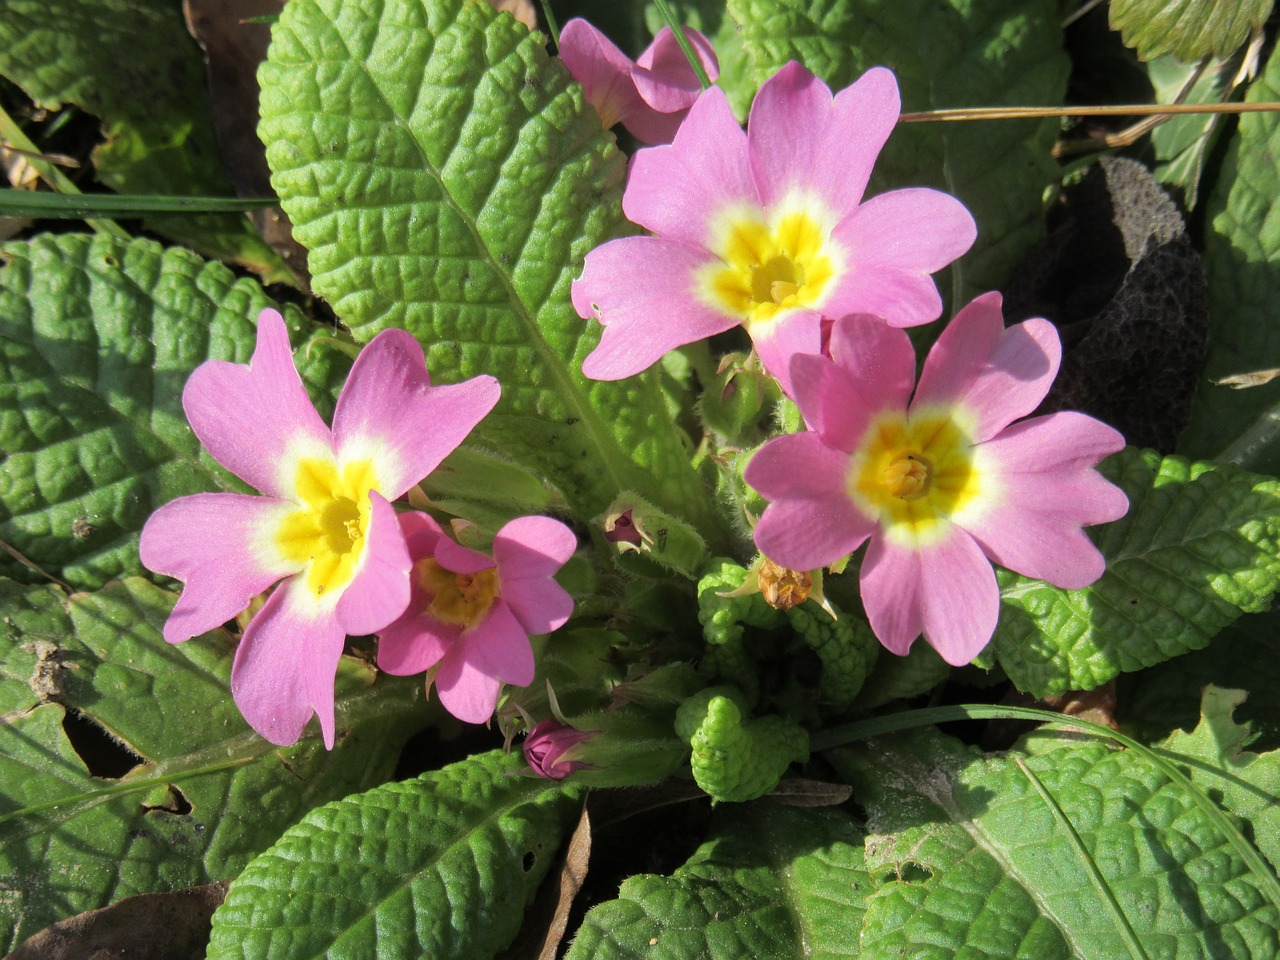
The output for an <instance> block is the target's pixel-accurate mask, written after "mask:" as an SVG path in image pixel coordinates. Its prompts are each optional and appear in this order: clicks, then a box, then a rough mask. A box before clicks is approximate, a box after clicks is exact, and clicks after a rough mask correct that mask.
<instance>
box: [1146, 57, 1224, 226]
mask: <svg viewBox="0 0 1280 960" xmlns="http://www.w3.org/2000/svg"><path fill="white" fill-rule="evenodd" d="M1202 68H1203V69H1202ZM1197 71H1200V75H1199V77H1198V78H1196V72H1197ZM1147 76H1148V77H1149V78H1150V79H1151V84H1152V86H1153V87H1154V88H1155V100H1156V102H1157V103H1173V102H1174V100H1175V98H1176V97H1178V95H1179V94H1180V93H1181V92H1182V90H1183V87H1184V86H1185V85H1186V84H1187V83H1190V82H1191V81H1192V80H1193V79H1195V82H1194V83H1192V85H1191V89H1190V90H1189V91H1187V93H1186V95H1185V96H1184V98H1183V99H1182V100H1181V101H1179V102H1181V103H1221V102H1222V101H1223V100H1224V99H1225V98H1226V97H1225V92H1227V91H1228V84H1229V81H1230V79H1231V68H1230V66H1229V64H1228V63H1226V62H1222V61H1217V60H1215V61H1211V62H1210V63H1208V64H1207V65H1206V64H1200V65H1197V64H1187V63H1183V62H1182V61H1180V60H1177V59H1175V58H1174V57H1169V56H1166V57H1160V58H1159V59H1157V60H1153V61H1152V62H1151V63H1149V64H1147ZM1224 119H1225V118H1224V117H1223V115H1222V114H1219V113H1211V114H1208V115H1207V116H1204V115H1201V116H1183V117H1169V118H1167V119H1166V120H1165V121H1164V122H1163V123H1161V124H1160V125H1159V126H1158V127H1156V128H1155V129H1154V130H1152V131H1151V147H1152V149H1153V150H1154V151H1155V157H1156V166H1155V168H1154V170H1153V171H1152V172H1153V173H1154V174H1155V177H1156V179H1157V180H1159V181H1160V182H1161V183H1163V184H1164V185H1165V186H1168V187H1172V188H1174V189H1177V190H1180V191H1181V192H1182V199H1183V205H1184V206H1185V207H1186V209H1187V210H1194V209H1195V207H1196V202H1197V201H1198V199H1199V196H1200V180H1201V177H1202V175H1203V173H1204V168H1205V164H1206V163H1207V162H1208V160H1209V155H1210V153H1212V151H1213V149H1214V147H1215V145H1216V144H1217V142H1218V140H1219V139H1220V137H1221V134H1222V132H1223V129H1224V126H1225V124H1224Z"/></svg>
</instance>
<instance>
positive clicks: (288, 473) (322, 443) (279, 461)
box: [182, 310, 331, 497]
mask: <svg viewBox="0 0 1280 960" xmlns="http://www.w3.org/2000/svg"><path fill="white" fill-rule="evenodd" d="M182 408H183V410H185V411H186V414H187V420H188V421H189V422H190V423H191V429H192V430H193V431H195V435H196V436H197V437H199V438H200V442H201V443H202V444H204V447H205V449H206V450H208V451H209V453H211V454H212V455H213V458H214V459H215V460H217V461H218V462H219V463H220V464H222V465H223V466H224V467H226V468H227V469H228V470H230V471H231V472H232V473H234V474H235V475H236V476H237V477H239V478H240V479H241V480H244V481H245V482H246V483H249V484H251V485H252V486H254V487H256V488H257V489H259V490H261V491H262V492H263V493H267V494H270V495H272V496H277V497H279V496H288V495H289V494H290V493H291V492H292V490H293V479H294V476H293V471H294V458H295V456H296V455H297V453H298V452H299V451H303V452H305V451H308V450H317V449H318V450H322V451H328V450H329V449H331V447H330V437H329V428H328V427H326V426H325V425H324V421H323V420H321V419H320V415H319V414H318V413H316V409H315V407H314V406H313V405H312V403H311V398H310V397H308V396H307V391H306V390H305V389H304V388H303V386H302V378H301V377H299V376H298V371H297V368H296V367H294V365H293V353H292V350H291V348H290V346H289V332H288V330H286V329H285V325H284V319H283V318H282V317H281V316H280V314H279V313H277V312H276V311H275V310H263V311H262V313H261V314H259V316H258V339H257V344H256V346H255V347H254V350H253V358H252V359H251V360H250V361H249V364H248V365H247V366H246V365H245V364H242V363H228V362H227V361H225V360H208V361H206V362H204V363H202V364H201V365H200V366H199V367H197V368H196V369H195V372H194V373H192V374H191V377H190V379H188V380H187V385H186V388H185V389H184V390H183V391H182Z"/></svg>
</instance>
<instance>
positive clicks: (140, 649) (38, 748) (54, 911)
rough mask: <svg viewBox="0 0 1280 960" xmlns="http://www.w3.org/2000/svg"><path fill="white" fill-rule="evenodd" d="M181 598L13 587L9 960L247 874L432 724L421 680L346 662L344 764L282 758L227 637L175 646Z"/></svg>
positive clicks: (312, 741) (5, 840)
mask: <svg viewBox="0 0 1280 960" xmlns="http://www.w3.org/2000/svg"><path fill="white" fill-rule="evenodd" d="M173 601H174V596H173V595H172V594H170V593H168V592H167V591H164V590H161V589H160V588H159V587H156V586H154V585H152V584H150V583H147V582H145V581H142V580H138V579H131V580H126V581H124V582H122V583H116V584H113V585H111V586H109V587H107V588H105V589H104V590H101V591H99V592H97V593H93V594H79V595H77V596H75V597H72V598H71V599H70V600H67V599H66V598H65V596H64V595H63V594H62V593H61V592H59V591H57V590H56V589H55V588H53V587H23V586H21V585H19V584H16V583H14V582H12V581H8V580H2V579H0V610H2V611H3V617H2V618H0V890H3V891H4V894H3V896H0V950H4V951H5V952H7V951H8V950H11V949H12V948H13V947H14V946H15V945H16V944H17V943H18V942H19V941H20V940H22V939H24V938H25V937H27V936H29V935H31V934H33V933H35V932H36V931H38V930H40V929H42V928H43V927H45V926H47V925H48V924H50V923H52V922H54V921H56V920H60V919H62V918H64V917H66V916H69V915H72V914H75V913H79V912H81V911H84V910H89V909H96V908H98V907H103V906H106V905H107V904H108V903H111V902H113V901H115V900H118V899H120V898H122V897H126V896H131V895H133V894H136V893H146V892H163V891H168V890H176V889H182V888H185V887H189V886H194V885H196V884H200V883H205V882H208V881H210V880H225V879H229V878H231V877H234V876H235V875H236V874H237V873H238V872H239V871H240V870H241V869H242V868H243V867H244V866H245V864H246V863H248V861H249V860H250V859H251V858H252V857H253V856H255V855H256V854H258V853H259V852H260V851H262V850H264V849H265V848H266V847H268V846H269V845H270V844H271V843H272V842H274V841H275V839H276V838H277V837H278V836H279V835H280V834H281V833H282V832H283V831H284V829H285V828H286V827H287V826H288V825H290V824H291V823H293V822H294V821H296V820H297V818H298V817H299V816H300V815H301V814H302V813H304V812H305V811H307V810H309V809H310V808H311V807H313V806H316V805H317V804H321V803H325V802H327V801H329V800H331V799H334V798H335V797H340V796H343V795H345V794H347V793H350V792H351V791H353V790H362V789H366V788H368V787H369V786H370V785H372V784H376V783H380V782H382V781H383V780H384V779H385V778H386V777H387V776H389V775H390V774H391V772H392V770H393V769H394V766H395V763H396V761H397V759H398V756H399V752H400V749H401V747H402V745H403V743H404V741H405V740H406V739H407V738H408V737H409V736H410V735H411V734H412V733H413V732H414V731H415V730H416V729H418V728H419V727H420V726H421V723H422V720H423V718H424V713H423V707H422V701H423V694H422V685H421V682H420V681H417V680H414V679H410V678H405V679H399V678H390V677H381V678H378V679H377V681H376V682H375V672H374V670H373V668H372V667H371V666H369V665H368V664H365V663H363V662H360V661H356V660H353V659H350V658H346V659H344V662H343V665H342V667H341V669H340V671H339V677H338V685H337V725H338V736H337V743H336V746H335V748H334V750H333V751H332V752H328V751H326V750H325V749H324V746H323V744H322V743H321V742H320V739H319V737H317V736H310V737H307V738H305V739H303V740H302V741H300V742H299V743H298V744H296V745H294V746H292V747H284V748H279V747H274V746H272V745H271V744H270V743H268V742H266V741H265V740H263V739H262V738H261V737H259V736H258V735H257V734H255V733H253V731H251V730H250V729H249V728H248V726H247V725H246V724H245V722H244V720H243V719H242V718H241V717H240V715H239V713H238V712H237V710H236V708H235V705H234V704H233V703H232V701H231V697H230V694H229V692H228V684H229V677H228V673H229V670H230V666H231V656H232V653H233V650H234V646H235V644H234V641H233V640H232V639H231V638H230V637H229V636H228V635H227V634H226V633H224V632H222V631H215V632H213V633H209V634H206V635H205V636H203V637H198V638H196V639H194V640H190V641H188V642H187V643H183V644H178V645H171V644H168V643H165V642H164V639H163V638H162V636H161V633H160V631H161V628H162V626H163V624H164V621H165V619H166V618H167V616H168V614H169V610H170V608H171V607H172V605H173ZM111 742H114V744H115V746H114V747H111V746H109V744H110V743H111ZM135 761H136V765H135V766H133V768H132V769H130V770H128V772H123V770H122V769H121V768H123V767H127V766H129V764H130V763H131V762H135ZM117 764H118V765H117Z"/></svg>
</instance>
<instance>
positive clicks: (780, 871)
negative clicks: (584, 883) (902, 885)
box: [566, 801, 868, 960]
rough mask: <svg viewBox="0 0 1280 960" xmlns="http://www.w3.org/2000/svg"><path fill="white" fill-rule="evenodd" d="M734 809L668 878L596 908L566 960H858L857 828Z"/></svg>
mask: <svg viewBox="0 0 1280 960" xmlns="http://www.w3.org/2000/svg"><path fill="white" fill-rule="evenodd" d="M730 810H731V812H728V813H720V812H718V813H717V828H716V830H715V833H714V835H713V836H712V838H711V839H710V840H708V841H707V842H706V843H705V844H703V845H702V847H700V848H699V849H698V851H697V852H696V853H695V854H694V855H693V857H692V858H691V859H690V860H689V862H688V863H686V864H685V865H684V866H682V867H680V868H678V869H677V870H676V871H675V872H674V873H673V874H672V875H671V876H670V877H659V876H653V875H649V874H645V875H640V876H634V877H630V878H629V879H627V880H625V881H623V884H622V888H621V889H620V890H619V891H618V899H616V900H611V901H607V902H605V903H602V904H600V905H599V906H597V907H594V908H593V909H592V910H591V911H590V912H589V913H588V914H587V916H586V919H584V920H583V923H582V927H581V928H580V929H579V931H578V933H577V935H576V937H575V938H574V941H573V946H572V947H571V948H570V950H569V953H568V954H567V956H566V960H641V958H643V960H687V958H689V957H717V958H720V957H723V958H740V957H742V958H745V957H750V958H752V960H782V958H786V960H791V958H793V957H800V956H803V957H810V958H812V960H839V958H853V957H858V956H861V954H860V953H859V947H858V934H857V931H858V926H859V923H860V921H861V919H862V913H863V910H864V909H865V905H864V899H865V896H866V891H867V889H868V878H867V875H866V870H865V867H864V866H863V851H862V832H861V831H860V830H859V829H858V828H857V827H856V826H855V825H854V823H853V821H852V820H851V819H850V818H849V817H848V816H846V815H844V814H841V813H837V812H834V811H816V810H798V809H795V808H793V807H783V806H778V805H776V804H774V803H772V802H769V801H759V802H756V803H752V804H747V805H745V806H742V807H735V808H730Z"/></svg>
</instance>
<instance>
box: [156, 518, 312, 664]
mask: <svg viewBox="0 0 1280 960" xmlns="http://www.w3.org/2000/svg"><path fill="white" fill-rule="evenodd" d="M294 509H296V508H295V507H294V505H293V504H292V503H288V502H285V501H280V500H275V499H271V498H268V497H251V496H246V495H244V494H239V493H197V494H195V495H193V496H189V497H180V498H179V499H177V500H173V501H170V502H169V503H166V504H165V505H164V506H162V507H161V508H160V509H159V510H157V511H156V512H155V513H153V514H151V516H150V517H149V518H147V522H146V524H144V525H143V528H142V542H141V544H140V545H139V552H140V554H141V557H142V562H143V564H145V565H146V567H147V568H148V569H149V570H154V571H155V572H156V573H163V574H165V575H166V576H170V577H176V578H177V579H179V580H182V581H184V583H185V586H184V587H183V590H182V596H180V597H179V598H178V602H177V604H175V605H174V608H173V612H172V613H170V614H169V619H168V620H167V621H166V622H165V625H164V638H165V640H167V641H168V642H169V643H180V642H181V641H183V640H188V639H190V638H191V637H194V636H197V635H199V634H202V633H205V632H207V631H209V630H212V629H214V628H215V627H220V626H222V624H224V623H226V622H227V621H228V620H230V619H231V618H233V617H235V616H236V615H237V614H239V613H240V611H242V610H244V609H245V608H247V607H248V606H249V602H250V601H251V600H252V599H253V598H254V597H256V596H257V595H258V594H260V593H262V592H263V591H264V590H266V589H267V587H269V586H271V585H272V584H273V583H275V582H276V581H277V580H279V579H280V578H281V577H286V576H289V575H290V574H293V573H297V572H298V570H299V569H300V568H299V567H298V566H297V565H294V564H289V563H287V562H284V561H282V560H281V558H280V557H279V555H278V552H277V551H275V550H272V549H271V547H270V541H269V538H270V535H271V531H272V530H274V529H276V527H277V526H278V525H279V523H280V521H281V520H282V519H283V517H284V515H285V514H287V513H288V512H289V511H291V510H294Z"/></svg>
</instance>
